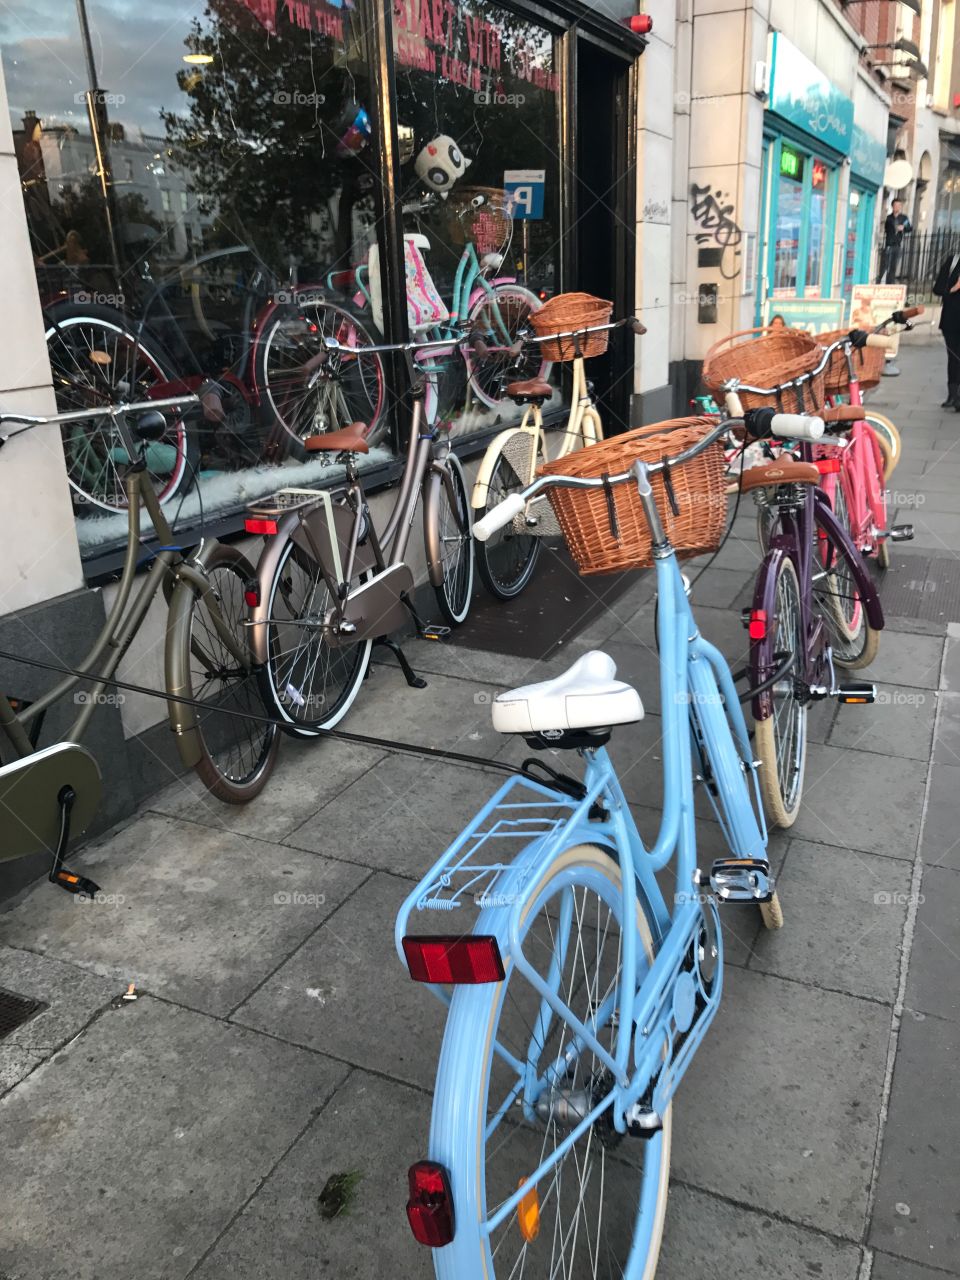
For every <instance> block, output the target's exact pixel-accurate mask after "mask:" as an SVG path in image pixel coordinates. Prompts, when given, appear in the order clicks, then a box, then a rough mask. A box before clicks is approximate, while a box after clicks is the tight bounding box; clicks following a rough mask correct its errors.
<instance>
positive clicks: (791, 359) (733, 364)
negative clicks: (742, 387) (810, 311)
mask: <svg viewBox="0 0 960 1280" xmlns="http://www.w3.org/2000/svg"><path fill="white" fill-rule="evenodd" d="M822 356H823V352H822V351H821V350H820V347H819V346H818V345H817V340H816V338H814V337H813V336H812V335H811V334H809V333H804V332H803V331H802V330H800V329H787V328H783V327H781V326H779V325H776V326H772V327H770V328H767V329H744V330H743V331H742V332H741V333H732V334H731V335H730V336H729V337H728V338H723V339H722V340H721V341H720V342H715V343H714V345H713V346H712V347H711V348H710V350H709V351H708V352H707V354H706V358H705V359H704V362H703V372H702V374H701V377H702V378H703V381H704V382H705V383H706V385H707V387H709V389H710V390H711V391H712V392H713V394H714V395H718V394H722V392H721V388H722V387H723V384H724V383H725V382H727V381H728V380H729V379H730V378H739V379H740V381H741V382H746V383H751V384H752V385H753V386H755V387H775V386H782V385H783V384H784V383H787V382H791V381H792V380H793V379H794V378H798V377H799V376H800V375H801V374H803V373H809V372H810V370H811V369H815V368H816V367H817V364H818V363H819V362H820V360H821V358H822ZM824 395H825V392H824V385H823V374H819V375H818V376H817V377H816V378H814V379H813V380H812V382H807V383H804V385H803V386H802V387H800V388H796V387H790V388H788V389H787V390H785V391H782V392H777V393H776V394H775V395H772V396H760V395H755V394H754V393H753V392H751V391H741V392H739V396H740V403H741V404H742V405H743V407H744V409H760V408H763V407H764V406H770V407H771V408H774V409H780V410H782V411H783V412H785V413H815V412H816V411H817V410H818V409H821V408H822V407H823V401H824Z"/></svg>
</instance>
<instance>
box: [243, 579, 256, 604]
mask: <svg viewBox="0 0 960 1280" xmlns="http://www.w3.org/2000/svg"><path fill="white" fill-rule="evenodd" d="M243 599H244V603H245V604H247V605H249V606H250V608H251V609H255V608H256V607H257V605H258V604H259V603H260V583H259V582H258V581H257V580H256V578H251V579H250V581H249V582H247V584H246V585H245V586H244V588H243Z"/></svg>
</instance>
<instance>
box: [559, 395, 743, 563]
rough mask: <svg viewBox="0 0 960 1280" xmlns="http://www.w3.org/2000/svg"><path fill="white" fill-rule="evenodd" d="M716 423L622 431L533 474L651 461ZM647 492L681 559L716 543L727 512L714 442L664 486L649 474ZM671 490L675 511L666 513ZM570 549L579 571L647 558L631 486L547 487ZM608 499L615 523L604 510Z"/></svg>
mask: <svg viewBox="0 0 960 1280" xmlns="http://www.w3.org/2000/svg"><path fill="white" fill-rule="evenodd" d="M715 426H716V421H715V420H712V419H709V418H674V419H673V420H672V421H669V422H658V423H654V424H653V425H652V426H649V427H641V428H640V429H639V430H637V431H629V432H627V434H626V435H622V436H616V437H614V439H612V440H605V441H603V442H602V443H600V444H595V445H591V446H590V447H589V448H586V449H578V450H577V451H576V452H575V453H571V454H568V455H567V457H565V458H558V459H557V460H556V461H555V462H548V463H547V464H546V466H544V467H542V468H541V469H540V471H539V473H538V474H540V475H554V476H591V477H597V476H604V475H614V474H616V473H617V472H622V471H626V470H627V468H628V467H629V466H630V464H631V463H632V462H634V461H635V460H636V459H637V458H641V459H643V461H645V462H659V461H660V459H661V458H664V457H673V456H675V455H676V454H678V453H680V452H681V450H683V449H688V448H689V447H690V446H691V445H692V444H695V443H696V442H697V441H698V440H701V439H702V438H703V436H704V434H705V433H706V432H707V431H709V430H710V429H711V428H713V427H715ZM650 482H651V484H652V486H653V493H654V497H655V499H656V503H657V507H658V509H659V511H660V516H661V519H662V520H663V526H664V528H665V529H666V532H667V536H668V537H669V539H670V541H671V543H672V544H673V546H674V548H675V549H676V551H677V554H678V555H679V556H680V558H681V559H689V558H690V556H695V555H699V554H700V553H701V552H704V551H713V550H715V549H716V547H717V546H718V545H719V543H720V538H721V536H722V534H723V529H724V524H725V522H726V515H727V495H726V490H725V484H724V476H723V447H722V445H720V444H719V443H718V444H714V445H712V446H711V447H710V448H709V449H705V450H704V452H703V453H701V454H699V455H698V456H697V457H696V458H694V459H692V460H691V461H690V462H687V463H684V464H683V466H679V467H676V468H674V469H673V470H672V471H671V472H670V489H668V488H667V486H666V485H665V484H664V478H663V473H662V472H659V473H658V474H656V475H654V476H652V477H651V481H650ZM670 490H672V492H673V496H674V498H675V499H676V505H677V508H678V510H679V515H675V514H674V510H673V507H672V506H671V503H670V497H669V493H670ZM547 493H548V494H549V497H550V502H551V504H552V506H553V509H554V511H555V512H556V516H557V520H558V521H559V523H560V528H561V529H562V531H563V536H564V538H565V539H566V543H567V546H568V547H569V548H570V554H571V555H572V556H573V558H574V560H575V561H576V564H577V568H578V569H579V570H580V572H581V573H613V572H615V571H617V570H621V569H643V568H647V567H649V566H650V565H651V564H653V546H652V539H651V537H650V528H649V526H648V524H647V521H646V517H645V516H644V513H643V507H642V505H641V502H640V496H639V494H638V493H637V489H636V485H633V484H620V485H617V486H616V487H615V488H610V489H548V490H547ZM611 501H612V503H613V510H614V512H615V526H614V524H613V520H612V516H611V505H610V504H611Z"/></svg>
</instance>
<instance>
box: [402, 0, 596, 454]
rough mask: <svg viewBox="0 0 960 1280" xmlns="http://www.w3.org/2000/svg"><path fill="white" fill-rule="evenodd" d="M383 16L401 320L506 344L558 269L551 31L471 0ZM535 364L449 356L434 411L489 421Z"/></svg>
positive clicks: (462, 421) (458, 419) (461, 427)
mask: <svg viewBox="0 0 960 1280" xmlns="http://www.w3.org/2000/svg"><path fill="white" fill-rule="evenodd" d="M393 23H394V52H395V59H396V85H397V98H396V110H397V121H398V125H399V135H400V159H401V190H400V196H401V204H402V208H403V220H404V232H405V235H406V237H407V255H408V257H407V275H408V280H410V281H411V282H412V292H411V294H409V295H408V318H409V322H410V326H411V329H412V330H414V331H415V332H419V333H424V334H429V333H437V334H442V333H443V332H446V331H450V329H451V328H452V329H454V330H455V329H456V327H457V324H458V322H459V323H461V324H463V323H467V325H468V327H474V326H476V327H479V328H481V329H483V330H484V331H485V332H488V333H491V334H493V335H497V334H498V333H499V334H500V335H501V336H502V343H503V345H506V339H507V337H508V336H513V335H516V334H517V333H519V332H521V331H522V330H523V329H524V328H525V327H526V321H527V317H528V316H529V314H530V312H531V311H532V310H533V309H535V308H536V307H537V306H538V305H539V304H540V301H541V300H542V299H543V298H545V297H546V296H548V295H549V294H551V293H553V292H554V291H555V290H556V289H557V285H558V279H559V254H560V244H561V224H560V195H559V162H558V154H559V150H560V147H559V117H558V94H559V88H560V84H559V75H558V71H557V64H556V61H555V49H554V38H553V36H552V35H551V33H550V32H549V31H547V30H546V29H544V28H543V27H541V26H538V25H537V24H536V23H533V22H530V21H528V20H526V19H524V18H521V17H518V16H517V15H515V14H513V13H510V12H509V11H507V10H504V9H500V8H498V7H496V6H494V5H491V4H487V3H485V2H484V0H467V3H458V4H456V5H454V4H451V3H449V2H446V3H441V4H437V3H434V4H432V5H429V4H427V3H424V2H419V0H394V5H393ZM583 287H584V288H589V282H584V284H583ZM447 316H449V320H448V319H447V318H446V317H447ZM538 368H539V361H537V360H535V359H530V360H528V361H527V362H526V364H525V366H524V367H522V368H521V369H520V370H519V371H518V370H515V369H514V370H511V368H510V361H509V359H508V358H507V357H500V356H494V357H493V358H491V359H489V360H488V361H487V362H486V363H485V364H484V365H482V366H479V367H478V368H476V369H473V370H467V369H466V368H465V366H464V362H463V361H462V360H459V359H455V360H453V361H450V362H448V367H447V369H446V370H445V371H444V373H443V383H444V386H443V391H442V394H441V412H442V413H443V414H445V415H446V416H448V417H450V418H451V419H453V420H454V426H455V431H456V432H457V433H458V434H460V435H463V434H469V433H471V432H476V431H485V430H488V429H489V428H490V427H492V426H493V425H495V424H496V423H497V422H498V421H503V420H507V419H510V418H512V417H513V416H515V415H516V414H517V412H518V411H517V409H516V407H515V406H514V405H513V404H512V402H511V401H510V400H509V399H507V398H505V396H504V382H505V380H507V379H509V378H510V377H511V376H516V377H522V376H529V375H530V374H532V373H534V372H536V371H537V369H538Z"/></svg>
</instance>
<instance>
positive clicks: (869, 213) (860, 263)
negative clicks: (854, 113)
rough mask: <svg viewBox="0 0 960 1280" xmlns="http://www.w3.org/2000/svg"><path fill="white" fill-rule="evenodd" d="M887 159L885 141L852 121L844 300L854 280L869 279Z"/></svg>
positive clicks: (849, 295)
mask: <svg viewBox="0 0 960 1280" xmlns="http://www.w3.org/2000/svg"><path fill="white" fill-rule="evenodd" d="M886 163H887V148H886V143H885V142H883V141H881V140H879V139H877V138H871V137H870V135H869V134H867V133H865V132H864V130H863V129H861V128H860V127H859V125H856V124H855V125H854V126H853V146H852V148H851V151H850V190H849V195H848V197H847V225H846V237H845V241H844V250H843V285H842V290H843V298H844V301H845V302H846V303H849V302H850V297H851V294H852V292H853V286H854V285H855V284H864V283H867V282H869V280H870V269H871V264H872V262H873V242H874V226H875V224H876V219H877V193H878V192H879V190H880V188H881V186H882V185H883V172H884V168H885V167H886Z"/></svg>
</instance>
